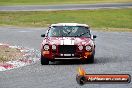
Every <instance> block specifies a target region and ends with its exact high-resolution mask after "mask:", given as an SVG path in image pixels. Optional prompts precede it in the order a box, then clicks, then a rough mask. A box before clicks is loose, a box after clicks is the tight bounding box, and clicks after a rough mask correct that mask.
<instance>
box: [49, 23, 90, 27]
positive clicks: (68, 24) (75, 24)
mask: <svg viewBox="0 0 132 88" xmlns="http://www.w3.org/2000/svg"><path fill="white" fill-rule="evenodd" d="M51 26H84V27H89V26H88V25H87V24H79V23H57V24H51Z"/></svg>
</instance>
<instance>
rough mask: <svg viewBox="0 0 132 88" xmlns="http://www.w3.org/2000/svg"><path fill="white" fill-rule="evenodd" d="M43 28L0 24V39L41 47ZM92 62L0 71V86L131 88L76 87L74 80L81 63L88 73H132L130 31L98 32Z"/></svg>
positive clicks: (110, 87)
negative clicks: (0, 25)
mask: <svg viewBox="0 0 132 88" xmlns="http://www.w3.org/2000/svg"><path fill="white" fill-rule="evenodd" d="M45 29H46V28H15V27H14V28H13V27H0V42H4V43H9V44H12V45H19V46H24V47H28V48H34V49H37V50H39V49H40V42H41V41H42V38H41V37H40V35H41V34H42V33H45ZM93 34H96V35H97V36H98V37H97V39H96V55H95V63H94V64H80V63H79V62H57V63H51V65H46V66H42V65H40V62H37V63H35V64H32V65H29V66H25V67H21V68H17V69H13V70H8V71H3V72H0V88H132V83H130V84H86V85H84V86H79V85H78V84H77V82H76V80H75V78H76V75H77V69H78V67H79V66H82V67H83V68H84V69H85V70H86V72H87V73H88V74H92V73H95V74H98V73H100V74H104V73H112V74H114V73H115V74H120V73H124V74H125V73H126V74H130V75H132V33H129V32H125V33H123V32H97V31H93Z"/></svg>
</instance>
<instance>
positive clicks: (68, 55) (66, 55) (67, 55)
mask: <svg viewBox="0 0 132 88" xmlns="http://www.w3.org/2000/svg"><path fill="white" fill-rule="evenodd" d="M60 56H65V57H70V56H71V57H72V56H74V54H60Z"/></svg>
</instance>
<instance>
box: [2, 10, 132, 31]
mask: <svg viewBox="0 0 132 88" xmlns="http://www.w3.org/2000/svg"><path fill="white" fill-rule="evenodd" d="M60 22H76V23H86V24H88V25H90V26H91V27H93V28H99V29H97V30H100V29H101V28H104V29H110V28H118V29H119V28H122V29H132V9H109V10H105V9H103V10H75V11H45V12H44V11H35V12H0V25H1V26H4V25H13V26H24V27H25V26H26V27H45V26H48V25H49V24H52V23H60Z"/></svg>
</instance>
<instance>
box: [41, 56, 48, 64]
mask: <svg viewBox="0 0 132 88" xmlns="http://www.w3.org/2000/svg"><path fill="white" fill-rule="evenodd" d="M40 60H41V65H48V64H49V60H48V59H47V58H45V57H43V56H42V55H41V59H40Z"/></svg>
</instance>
